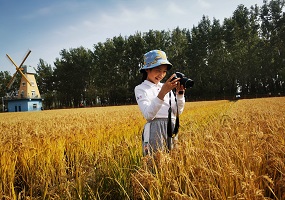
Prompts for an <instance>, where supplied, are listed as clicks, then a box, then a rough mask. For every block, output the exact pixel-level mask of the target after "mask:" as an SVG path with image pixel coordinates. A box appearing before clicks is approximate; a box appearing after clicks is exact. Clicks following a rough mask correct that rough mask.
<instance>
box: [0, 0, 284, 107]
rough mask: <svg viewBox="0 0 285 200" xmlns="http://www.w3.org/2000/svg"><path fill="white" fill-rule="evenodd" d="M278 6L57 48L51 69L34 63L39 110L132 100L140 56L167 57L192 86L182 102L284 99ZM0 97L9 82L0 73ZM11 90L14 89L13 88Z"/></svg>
mask: <svg viewBox="0 0 285 200" xmlns="http://www.w3.org/2000/svg"><path fill="white" fill-rule="evenodd" d="M283 6H284V2H283V1H277V0H274V1H270V2H268V3H266V2H265V3H264V4H263V5H262V6H260V7H259V6H257V5H255V6H251V7H250V8H247V7H245V6H244V5H239V6H238V7H237V8H236V10H235V11H234V12H233V15H232V16H231V17H229V18H225V19H224V20H223V22H222V23H221V22H220V21H219V20H217V19H215V18H214V19H213V20H212V21H211V20H210V19H209V18H208V17H207V16H203V17H202V19H201V21H200V22H199V23H198V25H197V26H193V28H192V29H191V30H189V29H181V28H179V27H177V28H175V29H174V30H168V31H165V30H163V31H157V30H149V31H148V32H145V33H141V32H136V33H135V34H134V35H130V36H128V37H123V36H121V35H120V36H116V37H113V38H112V39H107V40H106V41H105V42H103V43H101V42H100V43H98V44H94V46H93V50H90V49H86V48H84V47H78V48H74V49H69V50H66V49H63V50H61V51H60V58H56V61H55V62H54V66H55V67H54V68H52V67H51V65H50V64H48V63H46V62H45V61H44V60H42V59H40V61H39V64H38V66H37V68H36V71H37V77H36V78H37V82H38V86H39V89H40V92H41V94H42V96H43V98H44V105H45V108H50V107H79V106H82V105H86V106H94V105H97V104H100V105H102V104H108V105H120V104H130V103H135V99H134V87H135V86H136V85H138V84H139V83H140V82H141V74H140V73H139V68H140V67H141V66H142V65H143V54H144V53H146V52H147V51H150V50H152V49H161V50H164V51H165V52H166V53H167V56H168V58H169V60H170V62H171V63H172V64H173V66H174V67H173V68H172V70H171V71H170V73H169V74H168V75H169V76H170V75H171V74H172V73H174V72H175V71H180V72H183V73H184V74H185V75H186V76H187V77H189V78H191V79H193V80H194V81H195V85H194V87H193V88H191V89H188V90H187V91H186V94H185V95H186V99H187V100H208V99H225V98H226V99H232V98H234V96H235V94H236V92H237V90H240V92H241V95H242V96H243V97H257V96H262V95H268V94H271V95H283V94H284V92H285V83H284V81H285V26H284V24H285V16H284V12H283ZM0 81H1V82H0V83H2V85H1V87H2V88H1V93H2V94H1V96H4V95H5V93H6V92H7V91H5V89H4V87H5V86H6V85H5V84H6V83H7V82H8V81H9V74H8V73H7V72H1V73H0ZM14 89H15V90H17V89H18V85H15V84H14Z"/></svg>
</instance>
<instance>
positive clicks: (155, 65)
mask: <svg viewBox="0 0 285 200" xmlns="http://www.w3.org/2000/svg"><path fill="white" fill-rule="evenodd" d="M160 65H167V70H170V69H171V68H172V64H171V63H170V62H169V61H168V60H160V61H158V62H156V63H155V64H151V65H144V66H143V67H142V68H141V69H140V72H141V73H142V72H144V71H145V70H146V69H152V68H155V67H158V66H160Z"/></svg>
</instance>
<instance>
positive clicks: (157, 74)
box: [146, 65, 167, 84]
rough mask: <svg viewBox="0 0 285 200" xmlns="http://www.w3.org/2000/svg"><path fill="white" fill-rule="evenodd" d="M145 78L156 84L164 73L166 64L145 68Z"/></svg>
mask: <svg viewBox="0 0 285 200" xmlns="http://www.w3.org/2000/svg"><path fill="white" fill-rule="evenodd" d="M146 72H147V80H148V81H150V82H152V83H154V84H158V83H159V82H160V81H161V80H162V79H163V78H164V77H165V75H166V72H167V65H160V66H157V67H155V68H152V69H147V70H146Z"/></svg>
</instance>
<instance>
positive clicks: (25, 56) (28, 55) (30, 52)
mask: <svg viewBox="0 0 285 200" xmlns="http://www.w3.org/2000/svg"><path fill="white" fill-rule="evenodd" d="M31 52H32V51H31V50H29V51H28V53H27V55H26V56H25V58H24V60H23V61H22V63H21V64H20V65H19V68H21V67H22V65H23V64H24V62H25V61H26V59H27V58H28V56H29V55H30V53H31Z"/></svg>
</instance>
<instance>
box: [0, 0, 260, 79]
mask: <svg viewBox="0 0 285 200" xmlns="http://www.w3.org/2000/svg"><path fill="white" fill-rule="evenodd" d="M240 4H243V5H244V6H246V7H247V8H250V6H252V5H255V4H256V5H258V6H262V5H263V0H25V1H23V0H0V71H9V72H10V74H11V75H12V74H14V72H15V71H16V68H15V67H14V65H13V64H12V63H11V62H10V60H9V59H8V58H7V56H6V54H8V55H9V56H10V57H11V58H12V59H13V61H14V62H15V63H16V64H17V65H20V63H21V62H22V60H23V59H24V57H25V55H26V54H27V52H28V51H29V50H31V53H30V55H29V56H28V58H27V59H26V61H25V63H24V65H28V66H32V67H35V68H37V65H38V64H39V59H43V60H44V61H45V62H46V63H47V64H50V65H51V66H52V67H53V66H54V64H53V63H54V62H55V60H56V58H60V52H61V50H63V49H66V50H69V49H71V48H78V47H80V46H83V47H84V48H87V49H90V50H92V51H93V50H94V49H93V46H94V44H98V43H99V42H102V43H104V42H105V41H106V40H107V39H108V38H110V39H112V38H113V37H117V36H119V35H121V36H123V37H128V36H130V35H134V34H135V33H136V32H141V33H144V32H148V31H149V30H158V31H162V30H165V31H168V30H170V31H171V30H173V29H175V28H177V27H179V28H181V29H184V28H186V29H189V30H191V29H192V27H193V26H197V25H198V23H199V22H200V21H201V19H202V17H203V15H205V16H207V17H209V19H210V20H211V21H213V19H214V18H215V19H218V20H220V22H221V24H222V22H223V20H224V18H229V17H231V16H232V14H233V12H234V11H235V9H236V8H237V7H238V5H240ZM138 48H139V47H138Z"/></svg>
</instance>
